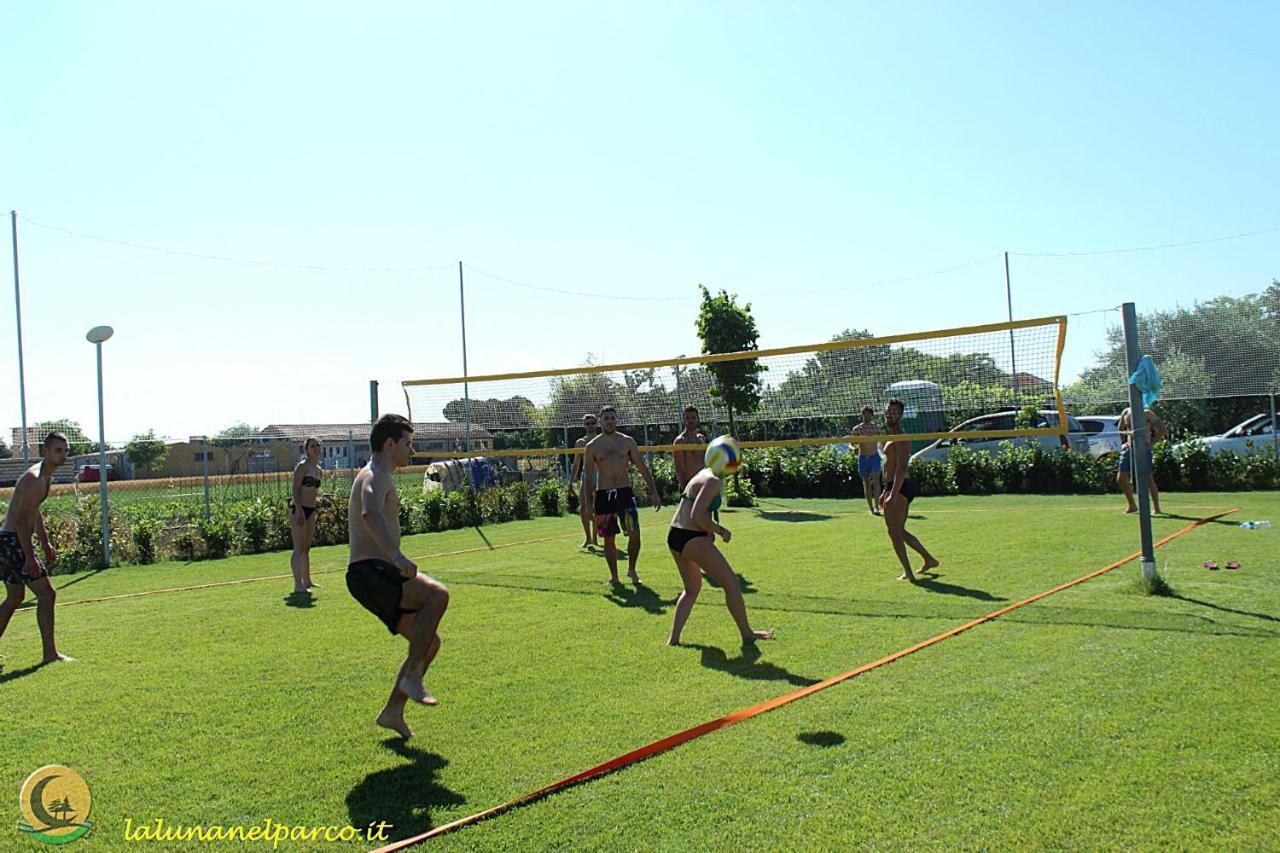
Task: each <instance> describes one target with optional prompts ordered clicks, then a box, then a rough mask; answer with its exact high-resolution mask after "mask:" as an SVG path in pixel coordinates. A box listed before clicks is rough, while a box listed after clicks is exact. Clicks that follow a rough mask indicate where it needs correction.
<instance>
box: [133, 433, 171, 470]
mask: <svg viewBox="0 0 1280 853" xmlns="http://www.w3.org/2000/svg"><path fill="white" fill-rule="evenodd" d="M124 454H125V456H127V457H129V461H130V462H131V463H133V465H134V466H136V467H138V468H141V469H142V470H143V471H145V472H146V473H148V474H150V473H151V469H152V468H154V467H155V466H157V465H163V464H164V460H165V457H166V456H168V455H169V446H168V445H167V444H165V443H164V441H162V440H161V439H159V438H156V431H155V430H153V429H149V430H147V431H146V432H144V433H139V434H137V435H135V436H134V437H133V438H132V439H131V440H130V441H129V443H128V444H126V445H125V448H124Z"/></svg>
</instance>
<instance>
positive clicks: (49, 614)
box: [0, 432, 71, 663]
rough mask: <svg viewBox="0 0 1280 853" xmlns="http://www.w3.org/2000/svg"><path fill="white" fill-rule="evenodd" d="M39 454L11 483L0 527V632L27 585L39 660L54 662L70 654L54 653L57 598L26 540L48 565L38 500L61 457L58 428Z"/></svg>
mask: <svg viewBox="0 0 1280 853" xmlns="http://www.w3.org/2000/svg"><path fill="white" fill-rule="evenodd" d="M40 456H41V459H40V461H39V462H37V463H36V464H35V465H32V466H31V467H30V468H28V469H27V470H26V471H24V472H23V474H22V476H21V477H19V478H18V482H17V484H15V485H14V487H13V497H12V498H10V499H9V509H8V511H7V512H5V516H4V525H3V529H0V579H3V581H4V591H5V598H4V602H3V603H0V636H3V635H4V631H5V629H6V628H8V627H9V620H10V619H11V618H13V613H14V611H15V610H17V609H18V608H19V607H21V606H22V601H23V599H24V598H26V595H27V587H31V591H32V592H34V593H35V594H36V622H37V623H38V624H39V625H40V639H41V641H42V642H43V643H44V657H43V658H42V659H41V663H54V662H55V661H68V660H71V658H69V657H67V656H66V655H64V654H62V653H60V652H59V651H58V645H57V643H56V642H54V638H53V610H54V604H55V602H56V601H57V597H58V596H57V593H55V592H54V590H53V584H51V583H49V570H48V569H47V568H45V565H44V564H43V563H41V562H40V558H39V557H37V556H36V549H35V545H34V544H33V543H32V538H33V537H35V538H38V539H39V540H40V547H41V549H42V550H43V551H44V559H45V562H46V563H52V562H53V556H54V554H53V548H52V547H51V546H50V544H49V534H48V533H46V532H45V529H44V521H43V520H42V519H41V518H40V504H42V503H44V499H45V498H47V497H48V496H49V489H50V488H51V487H52V485H53V472H54V471H56V470H58V466H60V465H61V464H62V463H63V462H65V461H66V460H67V437H66V436H65V435H63V434H62V433H60V432H51V433H49V434H48V435H47V436H45V439H44V441H43V442H41V444H40Z"/></svg>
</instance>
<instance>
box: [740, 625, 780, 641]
mask: <svg viewBox="0 0 1280 853" xmlns="http://www.w3.org/2000/svg"><path fill="white" fill-rule="evenodd" d="M772 639H773V629H772V628H770V629H769V630H767V631H752V632H751V633H750V634H743V635H742V642H744V643H754V642H755V641H756V640H772Z"/></svg>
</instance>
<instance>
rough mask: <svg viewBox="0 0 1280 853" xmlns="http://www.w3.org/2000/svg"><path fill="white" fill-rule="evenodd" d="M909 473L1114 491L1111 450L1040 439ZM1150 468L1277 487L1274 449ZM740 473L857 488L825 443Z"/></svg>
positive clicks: (967, 487)
mask: <svg viewBox="0 0 1280 853" xmlns="http://www.w3.org/2000/svg"><path fill="white" fill-rule="evenodd" d="M909 472H910V476H911V478H912V479H913V480H915V481H916V483H917V484H918V485H919V487H920V491H921V494H924V495H984V494H992V493H995V492H1002V493H1011V494H1106V493H1110V492H1118V491H1119V486H1118V485H1117V483H1116V456H1115V455H1114V454H1113V455H1109V456H1100V457H1097V456H1088V455H1082V454H1079V453H1070V452H1063V451H1061V450H1058V449H1054V450H1051V451H1046V450H1044V449H1042V448H1041V447H1040V446H1039V445H1030V446H1025V447H1017V446H1014V445H1013V444H1012V443H1011V442H1007V443H1006V444H1005V446H1004V448H1003V452H1002V453H999V454H990V453H977V452H974V451H971V450H967V449H966V448H963V447H958V448H955V449H953V450H952V452H951V454H950V456H949V458H948V459H947V461H945V462H938V461H916V462H912V463H911V467H910V469H909ZM1154 472H1155V476H1156V483H1157V484H1158V485H1159V487H1160V488H1161V489H1168V490H1171V491H1239V490H1247V489H1280V456H1277V455H1276V454H1275V453H1265V454H1259V455H1255V456H1249V457H1239V456H1235V455H1234V454H1231V453H1223V454H1219V455H1217V456H1213V455H1210V453H1209V451H1208V449H1207V448H1205V447H1203V446H1201V445H1184V446H1179V447H1175V446H1174V445H1172V444H1170V443H1168V442H1161V443H1160V444H1157V445H1156V447H1155V450H1154ZM740 476H745V477H747V478H749V479H750V481H751V484H752V486H753V488H754V491H755V493H756V494H757V495H760V496H761V497H832V498H834V497H855V496H859V495H861V494H862V480H861V478H860V477H859V476H858V460H857V457H856V455H854V454H851V453H843V454H840V453H836V452H835V451H834V450H833V449H831V448H822V449H821V450H817V451H812V450H805V449H790V448H765V449H762V450H747V451H745V452H744V454H743V464H742V468H741V469H740Z"/></svg>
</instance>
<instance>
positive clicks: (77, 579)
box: [49, 568, 106, 589]
mask: <svg viewBox="0 0 1280 853" xmlns="http://www.w3.org/2000/svg"><path fill="white" fill-rule="evenodd" d="M105 571H106V569H105V568H100V569H94V570H93V571H91V572H80V573H79V574H77V575H76V576H75V578H74V579H73V580H69V581H67V582H66V583H59V584H58V589H66V588H67V587H69V586H75V585H76V584H78V583H80V581H87V580H89V578H91V577H93V576H94V575H98V574H101V573H103V572H105ZM49 580H50V581H52V580H53V578H49Z"/></svg>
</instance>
